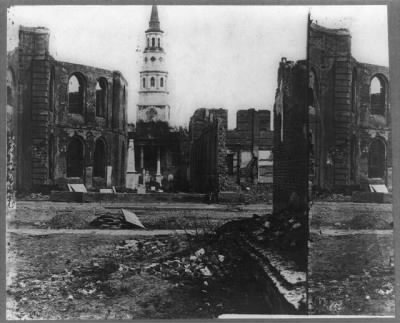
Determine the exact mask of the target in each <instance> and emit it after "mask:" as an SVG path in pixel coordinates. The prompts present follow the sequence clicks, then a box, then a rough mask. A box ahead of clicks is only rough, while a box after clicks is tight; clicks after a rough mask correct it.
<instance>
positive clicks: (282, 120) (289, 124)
mask: <svg viewBox="0 0 400 323" xmlns="http://www.w3.org/2000/svg"><path fill="white" fill-rule="evenodd" d="M306 84H307V66H306V63H305V62H297V63H293V62H290V61H286V59H282V61H281V63H280V65H279V69H278V88H277V91H276V98H275V105H274V147H273V158H274V159H273V207H274V212H279V211H281V210H282V209H284V208H287V207H288V206H289V205H291V206H294V207H295V208H296V209H300V210H305V209H306V208H307V200H308V199H307V194H308V189H307V187H308V186H307V185H308V138H307V126H308V125H307V123H308V115H307V112H306V111H307V110H306V93H307V86H306Z"/></svg>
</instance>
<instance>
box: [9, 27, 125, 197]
mask: <svg viewBox="0 0 400 323" xmlns="http://www.w3.org/2000/svg"><path fill="white" fill-rule="evenodd" d="M126 103H127V82H126V80H125V79H124V77H123V76H122V75H121V73H119V72H116V71H108V70H104V69H100V68H95V67H91V66H84V65H78V64H73V63H67V62H60V61H57V60H55V59H54V58H53V57H52V56H51V55H50V53H49V30H47V29H46V28H42V27H38V28H28V27H20V29H19V45H18V47H17V48H16V49H15V50H13V51H12V52H10V53H9V54H8V71H7V106H8V107H7V109H8V110H10V114H11V115H12V119H13V125H14V126H13V128H14V133H15V136H16V149H17V152H16V156H17V157H16V158H17V160H16V164H17V181H16V183H17V189H18V190H19V191H32V190H33V191H35V190H43V189H46V188H47V189H50V188H53V187H58V188H61V189H65V188H66V184H67V183H83V184H85V185H86V187H87V188H89V189H90V188H92V187H106V186H112V185H114V186H123V185H124V181H125V170H126V150H127V130H126V124H127V120H126V119H127V115H126Z"/></svg>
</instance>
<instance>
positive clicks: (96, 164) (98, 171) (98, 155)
mask: <svg viewBox="0 0 400 323" xmlns="http://www.w3.org/2000/svg"><path fill="white" fill-rule="evenodd" d="M105 146H106V145H105V143H104V140H103V139H97V141H96V145H95V149H94V154H93V176H96V177H102V178H105V176H106V147H105Z"/></svg>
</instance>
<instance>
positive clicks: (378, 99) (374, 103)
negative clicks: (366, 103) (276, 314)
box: [369, 74, 388, 116]
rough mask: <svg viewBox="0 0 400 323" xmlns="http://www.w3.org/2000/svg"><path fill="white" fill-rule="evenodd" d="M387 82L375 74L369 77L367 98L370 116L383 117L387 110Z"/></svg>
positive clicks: (383, 77)
mask: <svg viewBox="0 0 400 323" xmlns="http://www.w3.org/2000/svg"><path fill="white" fill-rule="evenodd" d="M387 88H388V82H387V79H386V77H385V76H383V75H382V74H375V75H373V76H372V77H371V81H370V86H369V98H370V105H371V114H376V115H381V116H385V114H386V108H387V97H388V94H387Z"/></svg>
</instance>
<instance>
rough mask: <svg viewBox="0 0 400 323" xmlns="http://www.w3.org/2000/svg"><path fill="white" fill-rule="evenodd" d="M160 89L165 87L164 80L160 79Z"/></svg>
mask: <svg viewBox="0 0 400 323" xmlns="http://www.w3.org/2000/svg"><path fill="white" fill-rule="evenodd" d="M160 87H164V78H163V77H162V78H160Z"/></svg>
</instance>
